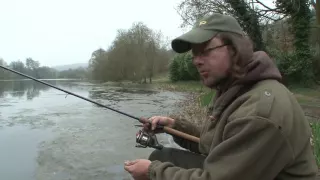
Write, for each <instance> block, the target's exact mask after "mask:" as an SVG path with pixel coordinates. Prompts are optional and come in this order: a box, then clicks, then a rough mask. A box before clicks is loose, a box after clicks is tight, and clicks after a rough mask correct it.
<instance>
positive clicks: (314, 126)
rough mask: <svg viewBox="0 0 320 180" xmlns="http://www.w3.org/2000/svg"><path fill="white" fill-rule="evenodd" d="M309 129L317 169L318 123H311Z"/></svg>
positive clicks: (319, 156)
mask: <svg viewBox="0 0 320 180" xmlns="http://www.w3.org/2000/svg"><path fill="white" fill-rule="evenodd" d="M311 128H312V133H313V137H312V145H313V149H314V154H315V157H316V161H317V164H318V167H320V123H319V122H314V123H311Z"/></svg>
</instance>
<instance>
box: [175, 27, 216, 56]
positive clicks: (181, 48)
mask: <svg viewBox="0 0 320 180" xmlns="http://www.w3.org/2000/svg"><path fill="white" fill-rule="evenodd" d="M216 34H217V32H216V31H212V30H205V29H200V28H195V29H192V30H190V31H189V32H187V33H185V34H183V35H181V36H179V37H177V38H175V39H174V40H172V42H171V47H172V49H173V50H174V51H175V52H177V53H185V52H187V51H189V50H191V44H201V43H204V42H206V41H209V40H210V39H211V38H213V37H214V36H215V35H216Z"/></svg>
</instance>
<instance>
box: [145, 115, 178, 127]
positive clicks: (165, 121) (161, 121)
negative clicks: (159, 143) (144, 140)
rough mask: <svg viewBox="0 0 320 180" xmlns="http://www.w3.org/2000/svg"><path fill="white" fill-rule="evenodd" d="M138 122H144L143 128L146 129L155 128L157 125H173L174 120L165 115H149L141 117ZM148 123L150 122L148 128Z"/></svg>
mask: <svg viewBox="0 0 320 180" xmlns="http://www.w3.org/2000/svg"><path fill="white" fill-rule="evenodd" d="M140 122H142V123H143V124H144V128H145V129H146V130H155V129H156V127H157V125H163V126H168V127H173V126H174V123H175V120H174V119H172V118H170V117H166V116H153V117H150V118H149V119H146V118H141V120H140ZM150 124H151V129H150V128H149V127H150V126H149V125H150Z"/></svg>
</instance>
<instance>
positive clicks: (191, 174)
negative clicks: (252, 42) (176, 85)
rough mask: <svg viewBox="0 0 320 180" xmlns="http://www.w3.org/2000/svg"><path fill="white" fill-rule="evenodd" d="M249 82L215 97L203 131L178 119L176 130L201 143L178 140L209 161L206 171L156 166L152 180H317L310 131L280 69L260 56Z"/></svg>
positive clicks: (251, 65) (235, 84)
mask: <svg viewBox="0 0 320 180" xmlns="http://www.w3.org/2000/svg"><path fill="white" fill-rule="evenodd" d="M246 68H247V69H248V73H247V74H246V76H245V77H243V78H241V79H238V80H236V81H233V82H232V83H231V84H230V85H229V86H228V88H226V89H225V90H223V89H221V90H220V91H218V92H217V93H216V96H215V99H214V102H213V107H212V112H211V116H210V118H209V117H208V119H207V120H206V121H205V122H204V124H203V126H202V128H201V129H200V128H197V127H196V126H195V125H193V124H192V123H191V122H190V121H187V120H184V119H179V118H176V119H175V125H174V127H173V128H174V129H177V130H180V131H182V132H186V133H188V134H191V135H194V136H197V137H199V138H200V143H199V144H197V143H194V142H190V141H187V140H184V139H180V138H178V137H174V140H175V141H176V142H177V143H178V144H179V145H180V146H181V147H184V148H186V149H189V150H190V151H193V152H197V153H201V154H203V155H205V156H206V159H205V161H204V163H203V168H201V169H200V168H199V169H197V168H195V169H183V168H180V167H177V166H175V165H174V164H172V163H170V162H160V161H152V163H151V165H150V166H149V172H148V176H149V178H150V179H151V180H209V179H210V180H274V179H281V180H298V179H303V180H314V179H315V178H316V174H317V171H318V168H317V165H316V161H315V156H314V155H313V151H312V148H311V143H310V137H311V128H310V125H309V122H308V121H307V120H306V119H305V116H304V113H303V110H302V108H301V107H300V105H299V103H298V102H297V100H296V99H295V97H294V96H293V94H292V93H291V92H290V91H289V90H288V89H287V88H286V87H285V86H284V85H283V84H281V83H280V82H279V81H281V75H280V72H279V71H278V69H277V67H276V66H275V64H274V63H273V61H272V60H271V58H269V56H268V55H267V54H266V53H265V52H262V51H258V52H255V53H254V55H253V57H252V59H251V61H250V62H249V63H248V64H247V66H246Z"/></svg>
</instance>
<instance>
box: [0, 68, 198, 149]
mask: <svg viewBox="0 0 320 180" xmlns="http://www.w3.org/2000/svg"><path fill="white" fill-rule="evenodd" d="M0 67H1V68H2V69H5V70H7V71H11V72H13V73H16V74H19V75H21V76H24V77H26V78H29V79H32V80H34V81H37V82H39V83H42V84H45V85H47V86H50V87H52V88H55V89H57V90H60V91H63V92H65V93H67V95H68V94H71V95H73V96H75V97H78V98H80V99H83V100H85V101H88V102H91V103H93V104H96V105H98V106H101V107H104V108H107V109H109V110H112V111H115V112H118V113H120V114H122V115H125V116H128V117H131V118H133V119H136V120H138V121H139V122H142V121H141V119H140V118H138V117H135V116H133V115H130V114H127V113H125V112H122V111H119V110H116V109H113V108H111V107H108V106H106V105H103V104H101V103H98V102H95V101H93V100H90V99H88V98H85V97H83V96H80V95H77V94H75V93H72V92H70V91H67V90H64V89H61V88H59V87H56V86H54V85H52V84H49V83H47V82H44V81H41V80H39V79H36V78H34V77H32V76H29V75H26V74H23V73H21V72H18V71H15V70H13V69H10V68H7V67H4V66H2V65H0ZM141 127H142V126H141ZM157 128H160V129H162V130H164V132H166V133H168V134H171V135H176V136H179V137H182V138H184V139H187V140H190V141H192V142H196V143H199V142H200V139H199V138H198V137H195V136H192V135H189V134H186V133H184V132H181V131H178V130H175V129H172V128H170V127H166V126H163V125H157ZM136 142H137V143H139V144H140V145H142V147H147V146H149V147H154V148H162V147H163V146H162V145H160V144H158V141H157V139H156V137H155V135H154V134H153V133H149V132H148V133H147V132H145V131H143V130H140V131H139V132H138V133H137V135H136ZM140 145H138V146H140Z"/></svg>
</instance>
